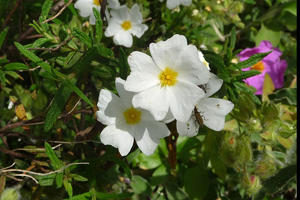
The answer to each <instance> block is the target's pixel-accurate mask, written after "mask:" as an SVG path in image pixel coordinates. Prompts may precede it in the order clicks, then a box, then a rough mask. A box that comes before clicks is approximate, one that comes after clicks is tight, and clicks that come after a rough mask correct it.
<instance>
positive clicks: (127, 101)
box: [115, 78, 135, 108]
mask: <svg viewBox="0 0 300 200" xmlns="http://www.w3.org/2000/svg"><path fill="white" fill-rule="evenodd" d="M115 83H116V89H117V91H118V94H119V96H120V97H121V100H122V102H123V104H124V106H125V107H127V108H130V107H132V98H133V95H134V94H135V93H133V92H129V91H127V90H125V88H124V84H125V81H124V80H123V79H121V78H116V81H115Z"/></svg>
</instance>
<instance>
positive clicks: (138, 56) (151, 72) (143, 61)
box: [125, 51, 160, 92]
mask: <svg viewBox="0 0 300 200" xmlns="http://www.w3.org/2000/svg"><path fill="white" fill-rule="evenodd" d="M128 64H129V66H130V69H131V73H130V75H129V76H128V77H127V80H126V83H125V89H126V90H128V91H133V92H140V91H142V90H145V89H148V88H150V87H153V86H155V85H157V84H159V80H158V76H159V74H160V70H159V68H158V67H157V66H156V65H155V63H154V62H153V60H152V58H151V57H150V56H148V55H147V54H144V53H142V52H138V51H134V52H132V53H131V54H130V55H129V57H128Z"/></svg>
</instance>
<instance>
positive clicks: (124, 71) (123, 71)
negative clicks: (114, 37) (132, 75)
mask: <svg viewBox="0 0 300 200" xmlns="http://www.w3.org/2000/svg"><path fill="white" fill-rule="evenodd" d="M120 55H121V58H120V77H121V78H122V79H126V78H127V76H128V74H129V65H128V62H127V58H128V55H127V54H126V52H125V50H124V49H123V48H122V47H121V48H120Z"/></svg>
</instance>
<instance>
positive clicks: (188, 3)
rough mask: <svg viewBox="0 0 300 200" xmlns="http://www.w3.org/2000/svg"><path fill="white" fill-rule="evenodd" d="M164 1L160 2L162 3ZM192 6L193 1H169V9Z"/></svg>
mask: <svg viewBox="0 0 300 200" xmlns="http://www.w3.org/2000/svg"><path fill="white" fill-rule="evenodd" d="M162 1H163V0H160V2H162ZM191 4H192V0H167V8H169V9H174V8H176V7H177V6H179V5H184V6H189V5H191Z"/></svg>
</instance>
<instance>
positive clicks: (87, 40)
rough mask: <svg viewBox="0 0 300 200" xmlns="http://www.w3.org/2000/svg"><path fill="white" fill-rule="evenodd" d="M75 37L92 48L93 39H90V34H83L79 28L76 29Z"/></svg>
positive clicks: (74, 31)
mask: <svg viewBox="0 0 300 200" xmlns="http://www.w3.org/2000/svg"><path fill="white" fill-rule="evenodd" d="M73 35H74V36H75V37H77V38H78V39H79V40H80V42H83V43H84V44H85V45H87V46H88V47H89V48H91V47H92V45H93V41H92V39H91V38H90V37H89V35H88V34H86V33H84V32H82V31H80V30H79V29H78V28H74V30H73Z"/></svg>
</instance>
